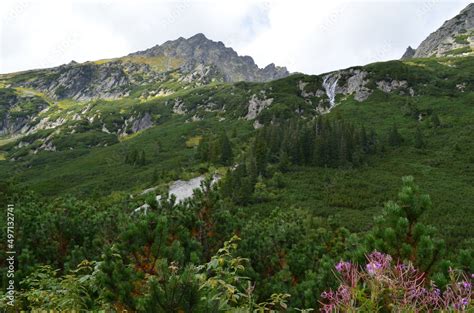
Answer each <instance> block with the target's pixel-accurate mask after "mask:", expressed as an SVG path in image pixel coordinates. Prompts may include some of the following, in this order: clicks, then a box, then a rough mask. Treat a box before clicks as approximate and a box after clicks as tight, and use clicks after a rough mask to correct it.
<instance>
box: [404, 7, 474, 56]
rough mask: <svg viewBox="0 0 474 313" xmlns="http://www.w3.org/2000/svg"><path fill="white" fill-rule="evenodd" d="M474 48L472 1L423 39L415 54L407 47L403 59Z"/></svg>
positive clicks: (468, 50) (473, 8)
mask: <svg viewBox="0 0 474 313" xmlns="http://www.w3.org/2000/svg"><path fill="white" fill-rule="evenodd" d="M409 48H410V47H409ZM473 48H474V4H473V3H471V4H469V5H468V6H467V7H465V8H464V9H463V10H462V11H461V12H460V13H459V14H458V15H456V16H455V17H453V18H452V19H450V20H447V21H445V22H444V23H443V25H442V26H441V27H440V28H438V29H437V30H436V31H435V32H433V33H431V34H430V35H429V36H428V37H427V38H426V39H425V40H423V41H422V42H421V44H420V45H419V47H418V48H416V50H414V53H413V54H411V53H412V52H413V51H409V49H407V51H406V52H405V54H404V55H403V57H402V59H406V58H411V57H414V58H426V57H440V56H448V55H460V54H464V53H471V52H472V51H473ZM412 50H413V49H412ZM410 54H411V55H410Z"/></svg>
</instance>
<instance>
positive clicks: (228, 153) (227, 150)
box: [220, 133, 233, 165]
mask: <svg viewBox="0 0 474 313" xmlns="http://www.w3.org/2000/svg"><path fill="white" fill-rule="evenodd" d="M220 152H221V156H220V162H221V163H222V164H223V165H230V164H232V160H233V154H232V146H231V144H230V141H229V138H228V137H227V134H226V133H223V134H222V135H221V137H220Z"/></svg>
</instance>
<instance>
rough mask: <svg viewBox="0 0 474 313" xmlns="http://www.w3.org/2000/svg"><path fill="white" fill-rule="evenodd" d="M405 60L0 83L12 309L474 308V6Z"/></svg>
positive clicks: (149, 62)
mask: <svg viewBox="0 0 474 313" xmlns="http://www.w3.org/2000/svg"><path fill="white" fill-rule="evenodd" d="M314 35H315V36H317V35H318V34H314ZM328 49H330V48H329V47H328ZM328 53H330V51H328ZM400 57H401V59H399V60H391V61H384V62H376V63H370V64H367V65H363V66H352V67H349V68H346V69H340V70H336V71H332V72H328V73H323V74H319V75H309V74H304V73H290V72H289V71H288V69H287V68H285V67H280V66H276V65H274V64H273V63H272V64H270V65H268V66H266V67H263V68H259V67H258V66H257V65H256V63H255V62H254V60H253V59H252V58H251V57H249V56H241V55H239V54H237V52H235V51H234V50H233V49H232V48H230V47H227V46H226V45H224V43H222V42H220V41H219V42H218V41H213V40H211V39H209V38H208V37H206V35H204V34H202V33H198V34H196V35H194V36H191V37H189V38H183V37H180V38H178V39H175V40H169V41H166V42H164V43H162V44H160V45H156V46H154V47H151V48H149V49H146V50H143V51H138V52H134V53H130V54H128V55H126V56H123V57H117V58H111V59H101V60H97V61H87V62H75V61H71V62H70V63H67V64H64V65H61V66H58V67H52V68H42V69H34V70H27V71H20V72H14V73H4V74H0V173H2V174H1V176H0V204H1V207H2V218H1V219H0V226H1V233H2V235H1V238H2V240H1V241H0V274H1V277H2V280H1V285H2V293H1V294H0V309H1V310H2V312H146V313H148V312H150V313H153V312H198V313H199V312H317V311H321V312H474V296H473V292H472V284H473V282H474V207H473V205H474V140H473V138H474V4H472V3H471V4H469V5H468V6H467V7H465V8H464V9H463V10H462V11H461V12H460V13H459V14H458V15H456V16H454V17H452V19H450V20H448V21H446V22H444V24H443V25H442V26H441V27H440V28H438V29H437V30H435V31H434V32H433V33H432V34H430V35H429V36H428V37H427V38H426V39H425V40H424V41H422V42H421V43H420V45H419V46H418V47H417V48H416V49H413V48H411V47H409V48H408V49H407V51H406V53H405V54H404V55H403V56H400Z"/></svg>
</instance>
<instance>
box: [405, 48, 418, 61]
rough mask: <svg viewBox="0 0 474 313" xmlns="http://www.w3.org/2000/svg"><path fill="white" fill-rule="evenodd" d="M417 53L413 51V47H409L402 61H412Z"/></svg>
mask: <svg viewBox="0 0 474 313" xmlns="http://www.w3.org/2000/svg"><path fill="white" fill-rule="evenodd" d="M415 53H416V50H415V49H413V48H412V47H411V46H408V48H407V49H406V50H405V53H404V54H403V56H402V60H406V59H410V58H412V57H413V56H414V55H415Z"/></svg>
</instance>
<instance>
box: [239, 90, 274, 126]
mask: <svg viewBox="0 0 474 313" xmlns="http://www.w3.org/2000/svg"><path fill="white" fill-rule="evenodd" d="M272 102H273V98H269V99H266V98H264V99H259V98H258V97H257V95H255V94H254V95H252V97H251V98H250V100H249V103H248V112H247V115H246V116H245V118H246V119H247V120H253V119H255V118H256V117H257V116H258V114H260V112H262V111H263V110H264V109H265V108H267V107H269V106H270V105H271V104H272Z"/></svg>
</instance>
